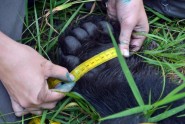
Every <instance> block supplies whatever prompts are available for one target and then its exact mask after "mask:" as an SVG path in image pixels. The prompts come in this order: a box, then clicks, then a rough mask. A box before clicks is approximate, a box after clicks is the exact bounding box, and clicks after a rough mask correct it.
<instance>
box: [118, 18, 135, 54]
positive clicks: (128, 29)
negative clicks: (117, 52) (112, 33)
mask: <svg viewBox="0 0 185 124" xmlns="http://www.w3.org/2000/svg"><path fill="white" fill-rule="evenodd" d="M120 24H121V32H120V36H119V41H120V49H121V52H122V54H123V55H124V56H125V57H129V45H130V39H131V35H132V31H133V26H131V25H129V23H127V22H124V21H122V22H120Z"/></svg>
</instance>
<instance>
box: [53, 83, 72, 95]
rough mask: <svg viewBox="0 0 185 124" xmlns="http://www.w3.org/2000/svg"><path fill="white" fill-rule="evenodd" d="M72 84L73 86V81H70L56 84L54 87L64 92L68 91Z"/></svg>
mask: <svg viewBox="0 0 185 124" xmlns="http://www.w3.org/2000/svg"><path fill="white" fill-rule="evenodd" d="M74 86H75V82H71V83H66V84H61V85H59V86H57V87H56V88H55V89H56V90H59V91H60V92H64V93H66V92H70V91H71V90H72V89H73V87H74Z"/></svg>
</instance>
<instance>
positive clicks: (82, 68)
mask: <svg viewBox="0 0 185 124" xmlns="http://www.w3.org/2000/svg"><path fill="white" fill-rule="evenodd" d="M115 57H117V53H116V50H115V48H114V47H113V48H109V49H107V50H105V51H102V52H101V53H99V54H97V55H95V56H93V57H92V58H90V59H88V60H86V61H85V62H83V63H81V64H80V65H79V66H77V67H76V68H75V69H73V70H72V71H71V74H72V75H73V76H74V77H75V80H74V81H75V82H76V81H78V80H79V79H80V78H81V77H82V76H84V75H85V74H86V73H88V72H89V71H90V70H92V69H94V68H96V67H97V66H99V65H101V64H103V63H105V62H107V61H109V60H111V59H113V58H115ZM61 82H62V81H61V80H58V79H54V78H49V79H48V84H49V87H50V88H55V87H56V86H57V85H58V84H59V83H61Z"/></svg>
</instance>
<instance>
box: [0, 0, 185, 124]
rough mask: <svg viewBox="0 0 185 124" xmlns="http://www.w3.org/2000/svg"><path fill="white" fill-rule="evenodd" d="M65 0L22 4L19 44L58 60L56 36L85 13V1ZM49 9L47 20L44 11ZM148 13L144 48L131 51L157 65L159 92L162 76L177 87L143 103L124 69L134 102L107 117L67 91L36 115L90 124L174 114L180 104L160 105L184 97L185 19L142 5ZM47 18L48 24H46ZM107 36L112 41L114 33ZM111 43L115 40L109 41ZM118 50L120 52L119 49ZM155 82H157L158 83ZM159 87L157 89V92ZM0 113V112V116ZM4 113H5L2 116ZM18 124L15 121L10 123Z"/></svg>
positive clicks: (73, 123) (130, 77) (154, 120)
mask: <svg viewBox="0 0 185 124" xmlns="http://www.w3.org/2000/svg"><path fill="white" fill-rule="evenodd" d="M66 1H67V0H42V1H37V2H36V3H35V5H34V6H32V7H29V8H28V7H27V8H26V17H25V22H24V26H25V28H24V31H23V39H22V40H21V41H20V42H21V43H23V44H27V45H30V46H31V47H33V48H34V49H36V50H37V51H38V52H39V53H40V54H41V55H43V56H44V57H46V58H47V59H49V60H51V61H52V62H54V63H57V59H56V55H55V54H56V46H57V41H58V37H59V35H60V34H62V33H64V32H65V30H66V29H67V28H68V27H69V26H72V25H73V24H74V23H75V22H77V23H78V22H79V21H80V20H78V18H79V17H82V16H83V15H85V14H88V13H89V11H87V10H86V9H85V8H84V3H82V2H79V3H74V2H69V1H68V2H66ZM87 1H88V0H87ZM58 6H59V10H57V12H55V13H53V11H52V10H53V9H54V8H56V7H58ZM96 8H97V9H96V10H95V11H94V12H93V14H98V15H101V14H102V15H104V13H102V11H101V10H100V9H99V7H96ZM45 10H47V12H48V13H49V16H48V17H47V21H46V18H45V14H46V13H47V12H46V11H45ZM146 11H147V14H148V19H149V24H150V33H149V34H142V33H141V35H145V36H146V37H147V40H145V43H144V45H143V49H144V51H143V52H138V53H136V54H137V55H138V56H140V57H142V58H143V59H144V61H145V62H147V63H148V64H153V65H155V66H156V67H158V68H159V69H161V72H162V76H164V81H163V84H162V85H163V90H164V89H165V85H166V84H165V77H166V76H167V77H169V78H171V79H172V80H175V81H177V83H178V81H179V80H181V82H183V83H182V84H181V85H179V86H178V87H177V88H176V89H174V90H173V91H171V92H170V93H169V94H168V95H167V96H166V97H164V98H163V99H159V100H158V101H156V102H155V103H151V101H150V100H149V102H148V104H144V102H143V100H142V97H141V96H140V93H139V90H138V89H137V86H136V85H135V82H134V80H133V78H132V75H131V74H130V73H129V74H128V72H129V70H128V69H127V70H126V71H127V72H126V73H127V75H126V77H127V80H128V82H129V84H130V87H131V88H133V94H134V95H135V97H136V100H137V102H138V106H137V107H135V108H131V109H128V110H125V111H122V112H120V113H116V114H114V115H110V116H108V117H105V118H101V117H100V116H99V114H98V113H97V112H96V111H95V110H94V108H93V107H92V106H91V105H90V104H89V103H88V102H87V101H86V100H85V99H84V98H83V97H82V96H80V95H79V94H77V93H73V92H71V93H68V94H66V95H67V96H69V97H68V98H66V99H64V100H62V101H61V102H60V103H59V104H58V105H57V107H56V108H55V109H54V110H51V111H47V110H45V111H44V112H43V115H41V116H40V117H41V123H42V124H44V121H45V120H48V119H49V120H53V121H58V122H61V123H65V124H68V123H69V124H76V123H79V124H81V123H84V124H92V123H97V122H98V121H102V120H106V119H110V118H117V117H123V116H127V115H132V114H136V113H143V114H145V115H146V117H148V121H149V122H157V121H160V120H162V119H165V118H168V117H170V116H172V115H173V114H176V113H178V112H180V111H183V110H185V106H184V105H181V106H177V107H176V108H173V109H170V107H169V106H165V105H166V104H167V103H169V102H174V101H176V100H179V99H182V98H184V97H185V94H184V93H179V92H180V91H181V90H182V89H184V88H185V84H184V82H185V77H184V75H183V74H184V66H185V56H184V53H185V44H184V42H183V41H184V40H185V21H183V20H180V19H175V18H169V17H166V16H164V15H162V14H160V13H158V12H155V11H154V10H152V9H150V8H148V7H146ZM46 22H48V23H49V25H48V24H47V23H46ZM111 37H112V40H113V41H114V38H113V36H111ZM151 43H153V44H155V45H156V47H155V48H154V49H152V50H148V47H149V44H151ZM114 45H115V46H116V44H115V43H114ZM118 53H119V51H118ZM119 59H120V62H121V63H124V64H123V65H122V67H124V68H125V67H127V66H126V63H125V62H124V59H123V58H122V57H120V56H119ZM159 83H160V82H159ZM162 94H163V91H161V96H162ZM148 97H149V99H151V98H152V96H151V95H150V93H149V94H148ZM163 107H166V108H167V110H166V111H164V112H163V113H161V114H159V115H156V116H154V117H152V116H151V113H153V111H155V110H157V109H160V108H163ZM3 116H5V115H2V114H1V115H0V117H3ZM7 116H8V115H7ZM36 117H38V116H33V117H30V118H24V117H23V119H22V121H20V122H21V123H24V120H28V119H29V120H30V119H32V118H36ZM179 117H184V115H179ZM15 123H17V122H15Z"/></svg>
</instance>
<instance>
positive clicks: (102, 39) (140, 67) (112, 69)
mask: <svg viewBox="0 0 185 124" xmlns="http://www.w3.org/2000/svg"><path fill="white" fill-rule="evenodd" d="M109 24H110V25H112V31H113V33H114V36H115V37H116V40H117V41H118V36H119V31H120V29H119V24H118V22H109ZM59 44H60V49H61V51H60V52H61V56H60V59H61V62H60V65H61V66H64V67H66V68H67V69H68V70H69V71H71V70H73V69H74V68H75V67H76V66H78V65H79V64H81V63H82V62H84V61H85V60H87V59H89V58H91V57H92V56H94V55H96V54H98V53H100V52H101V51H104V50H106V49H108V48H110V47H113V45H112V42H111V39H110V37H109V35H108V30H107V28H106V21H104V18H103V17H100V16H98V17H94V16H92V17H89V18H88V19H85V20H82V21H81V23H80V24H79V25H78V26H76V27H75V26H74V27H72V28H69V29H68V30H67V31H66V32H65V34H64V35H62V36H61V37H60V38H59ZM126 61H127V64H128V67H129V69H130V71H131V72H132V75H133V77H134V80H135V82H136V84H137V86H138V88H139V91H140V93H141V95H142V98H143V99H144V102H145V104H147V103H148V102H149V94H150V92H151V98H152V103H153V102H155V101H157V100H158V99H159V97H160V94H161V92H162V82H163V77H162V75H161V73H160V70H159V69H158V68H156V67H154V66H152V65H149V64H147V63H145V62H143V59H142V58H140V57H139V56H137V55H133V56H131V57H129V58H127V59H126ZM177 86H178V85H177V84H175V83H173V82H172V81H170V80H169V79H166V87H165V90H164V93H163V96H162V98H163V97H164V96H166V95H167V94H168V93H169V92H170V91H172V90H173V89H174V88H176V87H177ZM73 91H75V92H78V93H79V94H81V95H82V96H83V97H84V98H86V99H87V100H88V101H89V102H90V103H91V104H92V105H93V106H94V108H95V109H96V110H97V112H98V113H99V114H100V115H101V116H102V117H105V116H108V115H111V114H114V113H117V112H120V111H123V110H126V109H128V108H132V107H136V106H138V104H137V102H136V100H135V98H134V96H133V94H132V91H131V89H130V87H129V85H128V83H127V80H126V79H125V76H124V74H123V72H122V70H121V67H120V64H119V62H118V59H117V58H115V59H112V60H110V61H108V62H106V63H104V64H102V65H100V66H98V67H97V68H95V69H93V70H91V71H90V72H88V73H87V74H85V75H84V76H83V77H82V78H81V79H80V80H79V81H77V82H76V86H75V87H74V89H73ZM181 104H184V101H183V100H181V101H178V102H175V104H174V103H173V104H171V108H173V107H175V106H177V105H181ZM162 111H164V109H163V110H159V111H157V112H156V113H155V114H157V113H159V112H162ZM176 116H177V115H175V116H172V117H170V118H168V119H165V120H163V121H161V122H159V123H161V124H183V123H185V118H177V117H176ZM145 121H146V120H145V119H144V117H143V115H142V114H140V115H133V116H129V117H123V118H117V119H112V120H107V121H104V122H102V123H104V124H138V123H142V122H145Z"/></svg>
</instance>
